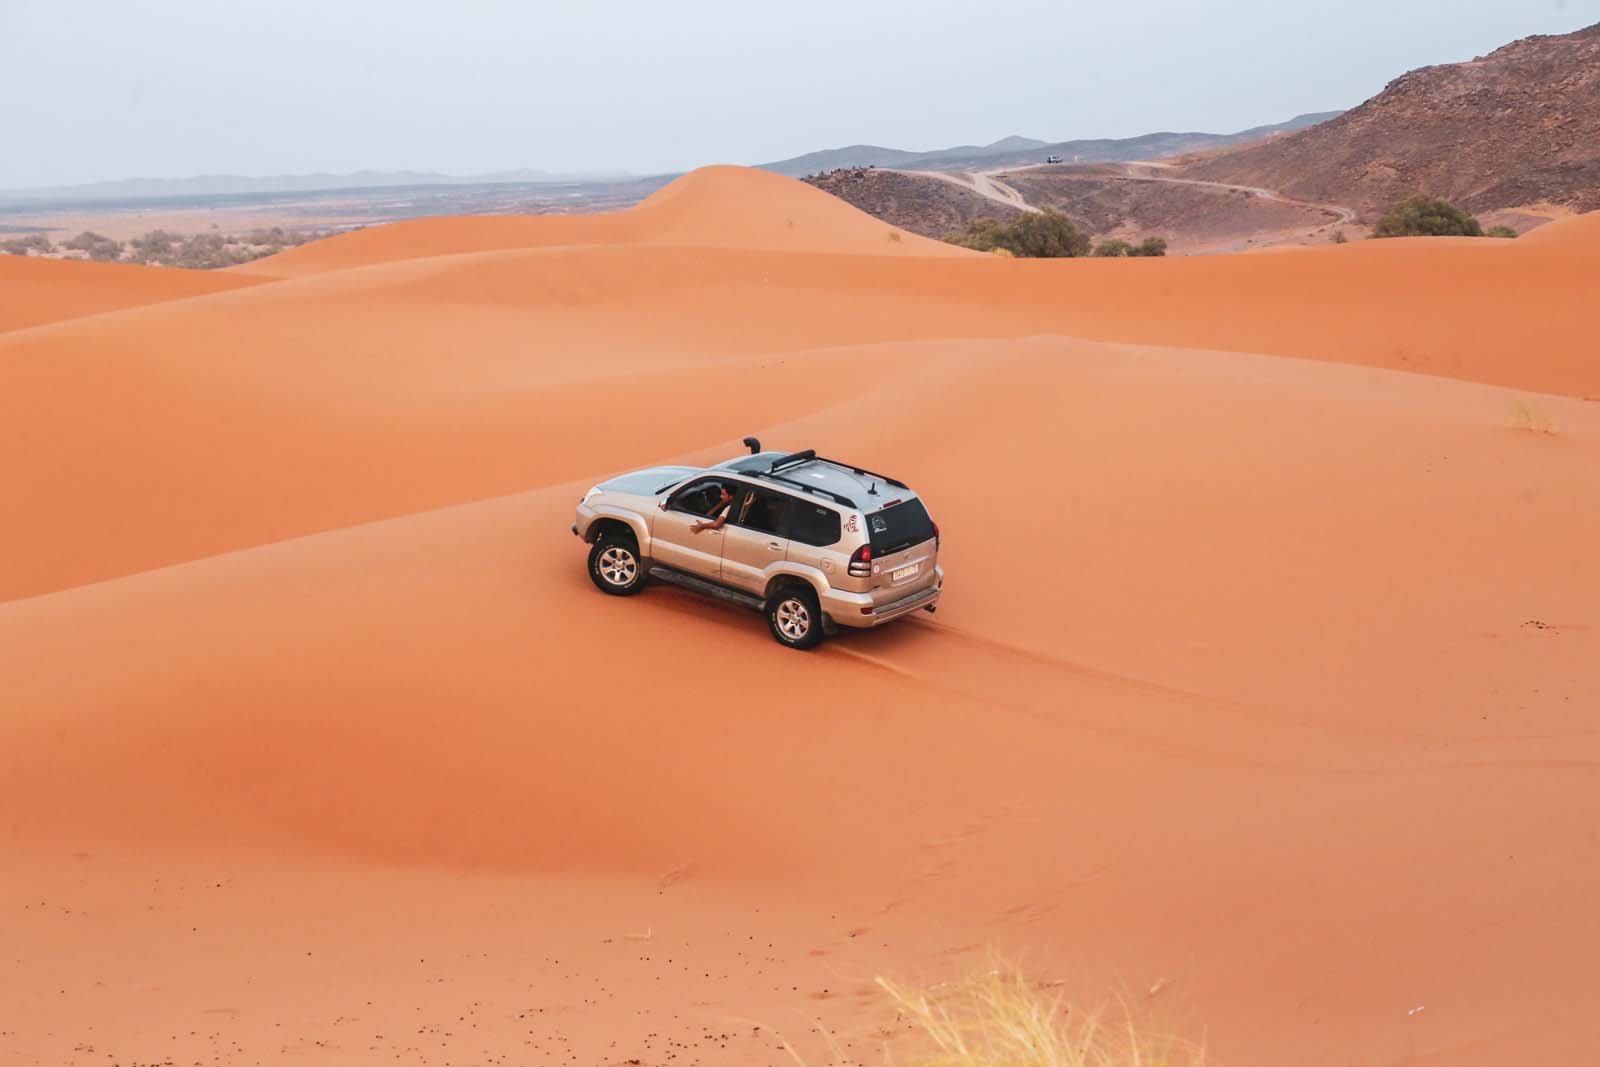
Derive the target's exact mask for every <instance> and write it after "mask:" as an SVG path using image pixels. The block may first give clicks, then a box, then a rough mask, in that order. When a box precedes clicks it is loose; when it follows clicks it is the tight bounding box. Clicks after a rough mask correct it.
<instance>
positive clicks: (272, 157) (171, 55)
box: [0, 0, 1600, 188]
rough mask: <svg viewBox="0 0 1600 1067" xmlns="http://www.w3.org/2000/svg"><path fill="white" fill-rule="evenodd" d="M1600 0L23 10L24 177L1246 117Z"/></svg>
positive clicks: (662, 153)
mask: <svg viewBox="0 0 1600 1067" xmlns="http://www.w3.org/2000/svg"><path fill="white" fill-rule="evenodd" d="M1596 22H1600V0H1011V2H1010V3H972V2H957V0H804V2H799V3H791V4H771V3H761V2H760V0H676V2H673V0H605V2H594V3H577V2H570V3H551V2H547V0H546V2H541V0H525V2H513V0H451V2H448V3H419V2H413V0H270V2H268V0H0V145H3V146H4V148H3V151H0V188H16V187H21V186H36V185H60V184H68V183H78V182H88V181H100V180H110V179H118V178H130V177H187V176H190V175H194V174H200V173H233V174H249V175H266V174H282V173H300V172H307V171H335V172H343V171H352V170H360V169H367V168H371V169H379V170H397V169H418V170H436V171H446V172H450V173H455V174H466V173H476V172H483V171H493V170H503V169H511V168H517V167H536V168H542V169H547V170H563V171H570V170H601V169H603V170H628V171H635V172H660V171H668V170H683V169H687V168H689V167H693V166H698V165H700V164H704V163H719V162H721V163H760V162H766V161H769V160H774V159H779V158H783V157H787V156H792V155H798V154H800V153H802V152H807V151H811V150H813V149H818V148H829V147H835V146H838V145H844V144H852V143H857V142H869V143H874V144H883V145H889V146H892V147H897V148H911V149H929V148H938V147H944V146H947V145H951V144H959V143H978V142H988V141H992V140H995V139H997V138H999V137H1002V136H1005V135H1007V134H1011V133H1021V134H1024V135H1027V136H1030V137H1039V138H1044V139H1047V140H1059V139H1067V138H1075V137H1102V136H1105V137H1123V136H1133V135H1136V134H1141V133H1148V132H1151V131H1154V130H1162V129H1169V130H1206V131H1213V132H1218V133H1223V132H1231V131H1233V130H1237V129H1243V128H1246V127H1250V126H1255V125H1259V124H1262V123H1268V122H1277V121H1281V120H1283V119H1287V118H1289V117H1291V116H1293V115H1296V114H1299V113H1302V112H1307V111H1323V110H1330V109H1334V108H1341V107H1350V106H1353V105H1355V104H1357V103H1359V102H1360V101H1361V100H1363V99H1365V98H1367V97H1369V96H1371V95H1372V94H1374V93H1376V92H1377V91H1378V90H1380V89H1381V88H1382V87H1383V85H1384V84H1385V83H1386V82H1387V81H1388V80H1389V79H1390V78H1392V77H1394V76H1396V75H1398V74H1400V73H1402V72H1404V71H1406V70H1408V69H1410V68H1412V67H1416V66H1421V65H1424V64H1429V63H1448V62H1455V61H1458V60H1462V59H1467V58H1470V57H1471V56H1474V55H1479V54H1482V53H1484V52H1487V51H1490V50H1492V49H1494V48H1496V47H1498V46H1499V45H1501V44H1504V43H1506V42H1508V41H1511V40H1513V39H1515V38H1517V37H1522V36H1526V35H1528V34H1532V33H1566V32H1570V31H1572V30H1575V29H1578V28H1581V27H1583V26H1587V25H1591V24H1594V23H1596Z"/></svg>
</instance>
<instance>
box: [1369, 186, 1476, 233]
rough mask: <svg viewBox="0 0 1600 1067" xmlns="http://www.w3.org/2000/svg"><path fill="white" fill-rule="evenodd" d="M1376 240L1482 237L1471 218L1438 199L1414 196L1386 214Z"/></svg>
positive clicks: (1378, 226) (1379, 223) (1375, 230)
mask: <svg viewBox="0 0 1600 1067" xmlns="http://www.w3.org/2000/svg"><path fill="white" fill-rule="evenodd" d="M1372 236H1373V237H1482V236H1483V227H1482V226H1480V225H1479V224H1478V220H1477V219H1476V218H1475V217H1473V216H1472V215H1470V214H1468V213H1467V212H1466V211H1463V210H1462V209H1461V208H1458V207H1456V206H1455V205H1454V204H1452V203H1450V201H1448V200H1441V199H1439V198H1438V197H1436V196H1414V197H1412V198H1411V199H1410V200H1407V201H1405V202H1404V203H1401V204H1397V205H1395V206H1394V207H1392V208H1390V209H1389V210H1388V211H1386V212H1384V214H1383V217H1382V218H1380V219H1379V220H1378V225H1377V226H1376V227H1374V228H1373V231H1372Z"/></svg>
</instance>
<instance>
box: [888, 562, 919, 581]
mask: <svg viewBox="0 0 1600 1067" xmlns="http://www.w3.org/2000/svg"><path fill="white" fill-rule="evenodd" d="M919 566H920V564H917V563H913V564H911V565H910V566H909V567H900V568H898V569H897V570H892V571H890V572H889V580H890V581H891V582H903V581H905V580H906V579H907V578H910V577H911V576H912V575H914V574H916V573H917V568H918V567H919Z"/></svg>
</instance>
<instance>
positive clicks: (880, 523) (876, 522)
mask: <svg viewBox="0 0 1600 1067" xmlns="http://www.w3.org/2000/svg"><path fill="white" fill-rule="evenodd" d="M869 521H870V522H871V523H872V532H873V533H888V532H889V520H888V519H886V518H884V517H883V516H882V515H874V516H872V518H871V519H870V520H869Z"/></svg>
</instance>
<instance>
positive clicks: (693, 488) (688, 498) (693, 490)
mask: <svg viewBox="0 0 1600 1067" xmlns="http://www.w3.org/2000/svg"><path fill="white" fill-rule="evenodd" d="M722 485H723V483H722V481H721V480H720V479H717V478H707V479H705V480H704V481H699V482H694V483H692V484H690V485H686V486H684V487H683V488H682V489H679V490H678V491H677V492H676V493H674V494H673V495H672V499H671V500H669V501H667V507H669V508H671V509H672V510H673V511H686V512H688V513H689V514H690V515H698V516H700V517H701V518H702V519H703V518H706V517H707V516H709V515H710V514H711V509H712V508H714V507H716V506H717V502H718V501H719V500H721V499H722ZM728 488H729V489H731V490H734V491H735V492H737V491H738V489H739V488H740V487H739V486H737V485H731V484H730V485H729V486H728Z"/></svg>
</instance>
